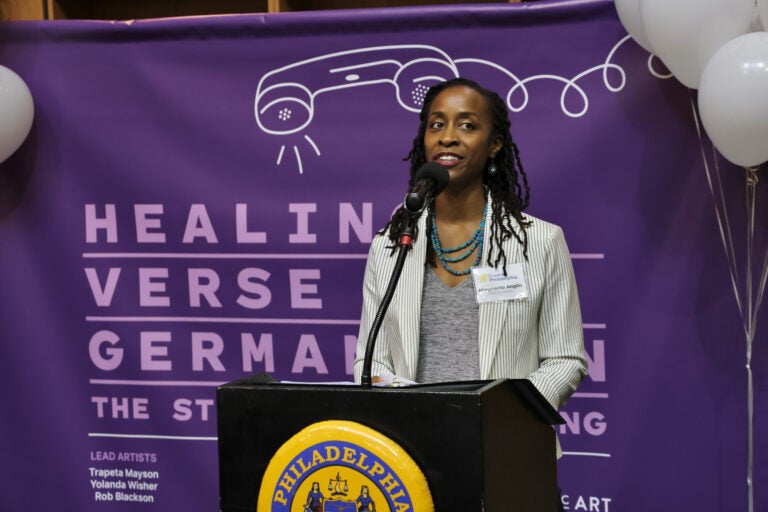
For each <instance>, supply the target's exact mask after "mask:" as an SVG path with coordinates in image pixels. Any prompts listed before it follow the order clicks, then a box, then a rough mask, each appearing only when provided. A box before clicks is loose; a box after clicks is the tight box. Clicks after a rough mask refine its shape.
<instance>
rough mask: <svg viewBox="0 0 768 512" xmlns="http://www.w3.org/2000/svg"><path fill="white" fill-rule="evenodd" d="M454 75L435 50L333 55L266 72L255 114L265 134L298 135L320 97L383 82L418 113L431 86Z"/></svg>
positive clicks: (418, 47)
mask: <svg viewBox="0 0 768 512" xmlns="http://www.w3.org/2000/svg"><path fill="white" fill-rule="evenodd" d="M456 76H458V70H457V68H456V64H455V63H454V61H453V60H452V59H451V58H450V57H449V56H448V54H446V53H445V52H444V51H442V50H440V49H439V48H436V47H434V46H428V45H391V46H374V47H369V48H358V49H353V50H347V51H343V52H337V53H330V54H326V55H321V56H318V57H314V58H311V59H307V60H303V61H300V62H295V63H293V64H289V65H287V66H283V67H281V68H277V69H274V70H272V71H270V72H268V73H266V74H265V75H264V76H263V77H262V78H261V80H259V84H258V87H257V89H256V96H255V100H254V115H255V118H256V122H257V123H258V125H259V128H261V130H262V131H263V132H265V133H268V134H271V135H288V134H292V133H296V132H298V131H301V130H303V129H304V128H306V127H307V126H308V125H309V124H310V123H311V122H312V119H313V118H314V115H315V98H316V97H317V96H318V95H320V94H324V93H328V92H332V91H338V90H342V89H347V88H350V87H361V86H366V85H372V84H380V83H389V84H392V85H393V86H394V88H395V97H396V99H397V102H398V104H399V105H400V106H401V107H402V108H404V109H406V110H408V111H411V112H419V111H420V110H421V104H422V102H423V97H424V93H426V91H427V90H428V89H429V87H431V86H432V85H434V84H436V83H438V82H441V81H443V80H446V79H448V78H452V77H456ZM310 84H311V85H310Z"/></svg>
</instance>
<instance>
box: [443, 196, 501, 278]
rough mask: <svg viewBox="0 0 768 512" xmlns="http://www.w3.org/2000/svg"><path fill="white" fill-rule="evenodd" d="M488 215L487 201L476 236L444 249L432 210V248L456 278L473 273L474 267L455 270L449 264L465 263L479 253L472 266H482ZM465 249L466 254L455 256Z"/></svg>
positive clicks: (444, 266)
mask: <svg viewBox="0 0 768 512" xmlns="http://www.w3.org/2000/svg"><path fill="white" fill-rule="evenodd" d="M487 213H488V202H487V201H486V203H485V208H483V218H482V219H480V225H479V226H478V228H477V229H476V230H475V232H474V234H473V235H472V236H471V237H470V238H469V240H467V241H466V242H464V243H463V244H461V245H457V246H456V247H443V246H442V245H440V235H439V234H438V233H437V221H436V220H435V210H434V208H433V209H432V232H431V233H430V238H431V239H432V247H434V249H435V253H436V254H437V257H438V259H439V260H440V264H441V265H442V266H443V268H444V269H445V270H447V271H448V272H450V273H451V274H453V275H455V276H465V275H467V274H469V273H470V272H472V267H470V268H468V269H466V270H455V269H453V268H451V266H450V265H449V263H457V262H459V261H464V260H465V259H467V258H469V255H470V254H472V253H473V252H474V251H477V253H476V255H475V262H474V263H473V264H472V266H473V267H476V266H477V265H478V264H480V258H481V257H482V256H483V233H484V232H485V216H486V214H487ZM464 249H467V250H466V251H465V252H464V253H462V254H455V253H457V252H459V251H463V250H464Z"/></svg>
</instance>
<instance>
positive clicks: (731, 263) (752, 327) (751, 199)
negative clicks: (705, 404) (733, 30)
mask: <svg viewBox="0 0 768 512" xmlns="http://www.w3.org/2000/svg"><path fill="white" fill-rule="evenodd" d="M689 95H690V100H691V112H693V120H694V123H695V125H696V133H697V134H698V136H699V143H700V146H701V156H702V159H703V161H704V169H705V171H706V175H707V183H708V185H709V191H710V193H711V194H712V199H713V202H714V206H715V216H716V218H717V224H718V228H719V231H720V239H721V241H722V243H723V249H724V250H725V253H726V260H728V272H729V274H730V277H731V286H732V287H733V294H734V297H735V298H736V304H737V306H738V308H739V314H740V315H741V321H742V327H743V328H744V332H745V334H746V345H747V347H746V349H747V350H746V360H747V363H746V369H747V506H748V511H749V512H754V510H755V491H754V486H753V480H754V451H755V443H754V402H755V396H754V382H753V377H752V342H753V341H754V339H755V333H756V329H757V312H758V311H759V310H760V306H761V304H762V299H763V295H764V292H765V286H766V280H767V279H768V250H766V255H765V259H764V260H763V269H762V276H761V278H760V285H759V286H758V294H757V301H756V302H755V303H754V305H753V300H752V298H753V297H752V291H753V290H752V285H753V275H752V252H753V251H754V233H755V204H756V201H755V199H756V195H757V194H756V192H757V183H758V179H757V178H758V177H757V168H746V173H745V175H744V177H745V191H746V197H745V201H746V207H747V255H746V256H747V258H746V259H747V261H746V263H747V265H746V267H747V268H746V275H745V279H746V281H747V282H746V302H747V307H748V312H747V315H746V317H745V315H744V308H743V306H742V302H741V294H740V293H739V291H738V290H739V287H738V284H737V283H738V281H739V276H738V266H737V265H736V252H735V250H734V247H733V236H732V232H731V229H730V220H729V219H728V209H727V206H726V204H727V203H726V201H725V195H724V192H723V185H722V179H721V177H720V167H719V165H718V157H717V153H716V151H715V147H714V144H713V145H712V159H713V161H714V167H715V171H716V175H717V183H718V189H719V193H720V205H721V206H722V210H723V216H724V217H725V222H723V220H722V218H721V213H720V209H719V208H718V202H717V199H716V197H715V191H714V187H713V184H712V178H711V173H710V170H709V164H708V162H707V157H706V151H705V149H704V137H703V134H702V130H701V125H700V123H699V117H698V114H697V112H696V104H695V102H694V100H693V94H692V93H691V92H690V91H689ZM723 224H725V229H724V228H723ZM726 235H727V242H726Z"/></svg>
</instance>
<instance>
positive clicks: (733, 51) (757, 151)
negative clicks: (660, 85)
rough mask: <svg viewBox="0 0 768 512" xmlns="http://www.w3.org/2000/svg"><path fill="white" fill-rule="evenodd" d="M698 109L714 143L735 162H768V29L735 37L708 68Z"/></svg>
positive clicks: (751, 163) (757, 163)
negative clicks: (767, 30)
mask: <svg viewBox="0 0 768 512" xmlns="http://www.w3.org/2000/svg"><path fill="white" fill-rule="evenodd" d="M699 112H700V113H701V122H702V124H703V125H704V129H705V130H706V132H707V134H708V135H709V138H710V139H711V140H712V143H713V144H714V145H715V147H716V148H717V149H718V150H719V151H720V153H721V154H722V155H723V156H724V157H725V158H727V159H728V160H730V161H731V162H733V163H734V164H736V165H741V166H744V167H752V166H757V165H760V164H762V163H764V162H766V161H768V32H752V33H750V34H745V35H743V36H740V37H737V38H735V39H733V40H731V41H729V42H728V43H726V44H725V45H723V47H722V48H720V49H719V50H717V52H715V54H714V55H712V58H711V59H710V60H709V62H708V63H707V65H706V67H705V68H704V72H703V73H702V75H701V83H700V87H699Z"/></svg>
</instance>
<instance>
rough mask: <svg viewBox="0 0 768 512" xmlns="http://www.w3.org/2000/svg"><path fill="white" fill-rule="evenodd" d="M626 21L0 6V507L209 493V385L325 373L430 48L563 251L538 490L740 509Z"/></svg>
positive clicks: (401, 148)
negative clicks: (553, 227)
mask: <svg viewBox="0 0 768 512" xmlns="http://www.w3.org/2000/svg"><path fill="white" fill-rule="evenodd" d="M625 36H626V33H625V31H624V30H623V29H622V27H621V25H620V23H619V22H618V20H617V17H616V14H615V11H614V8H613V5H612V3H611V2H609V1H607V0H582V1H560V2H540V3H537V4H524V5H485V6H471V7H469V6H467V7H456V6H451V7H445V8H442V7H440V8H412V9H410V8H407V9H384V10H356V11H336V12H333V11H329V12H322V13H296V14H284V15H244V16H226V17H216V18H195V19H179V20H161V21H158V20H153V21H140V22H133V23H108V22H74V21H73V22H17V23H6V24H3V25H1V26H0V64H2V65H4V66H7V67H10V68H11V69H13V70H15V71H16V72H17V73H18V74H19V75H20V76H22V78H23V79H24V80H25V81H26V82H27V84H28V85H29V87H30V89H31V91H32V94H33V96H34V99H35V107H36V113H35V114H36V115H35V123H34V126H33V129H32V133H31V135H30V137H29V139H28V140H27V141H26V142H25V144H24V145H23V146H22V148H21V149H20V150H19V151H18V152H17V153H16V154H15V155H14V156H13V157H11V158H10V159H9V160H7V161H6V162H4V163H3V164H0V341H1V342H2V351H3V354H2V357H0V379H2V380H0V400H1V401H2V403H3V404H4V411H5V412H4V416H3V418H4V419H3V420H2V422H0V453H2V454H3V464H2V465H0V482H2V492H0V509H2V510H46V509H57V510H104V511H109V510H127V509H130V510H144V509H153V510H216V509H217V495H218V481H217V457H216V442H215V440H216V437H215V436H216V423H215V410H214V406H213V399H214V390H215V386H216V385H217V384H219V383H222V382H226V381H229V380H233V379H236V378H239V377H242V376H244V375H246V374H249V373H252V372H258V371H269V372H272V373H274V374H275V375H276V376H277V377H278V378H280V379H285V380H315V381H321V380H322V381H338V380H349V379H350V378H351V358H352V352H351V349H352V347H353V346H354V343H355V337H356V334H357V320H358V315H359V311H360V299H361V293H360V289H361V281H362V273H363V266H364V260H365V254H366V252H367V246H368V242H369V241H370V239H371V236H372V234H373V233H374V232H375V230H377V229H378V228H380V227H381V226H382V225H383V224H384V223H385V221H386V219H387V218H388V217H389V215H390V213H391V212H392V210H393V208H394V207H395V206H396V204H397V203H398V202H399V201H400V200H401V198H402V195H403V193H404V192H405V186H406V180H407V166H406V165H404V163H403V162H402V158H403V157H404V156H405V155H406V153H407V152H408V149H409V147H410V143H411V140H412V137H413V135H414V134H415V130H416V125H417V116H416V114H415V113H414V111H415V110H418V106H419V99H420V97H421V95H423V92H424V90H425V87H427V86H428V85H430V84H431V83H434V81H435V80H439V79H445V78H448V77H449V76H454V75H455V74H457V73H458V74H461V75H464V76H467V77H469V78H474V79H476V80H478V81H480V82H481V83H483V84H485V85H486V86H488V87H490V88H493V89H495V90H497V91H498V92H499V93H500V94H501V95H502V97H505V98H506V99H507V101H508V105H509V107H510V109H511V119H512V123H513V135H514V136H515V138H516V140H517V143H518V145H519V147H520V150H521V154H522V159H523V162H524V166H525V168H526V170H527V172H528V175H529V178H530V182H531V189H532V207H531V209H530V211H531V213H532V214H534V215H537V216H540V217H543V218H545V219H547V220H550V221H552V222H555V223H557V224H560V225H562V226H563V228H564V230H565V233H566V237H567V239H568V242H569V246H570V248H571V251H572V253H573V256H574V265H575V269H576V275H577V279H578V284H579V292H580V296H581V301H582V308H583V317H584V322H585V339H586V345H587V352H588V354H589V357H590V363H591V364H590V367H591V377H590V378H589V379H588V380H587V381H586V382H585V383H584V384H583V385H582V387H581V388H580V390H579V393H578V394H577V395H576V396H575V397H574V398H573V399H572V400H571V401H570V403H569V404H568V406H567V408H566V410H564V411H563V415H564V416H565V417H566V419H567V421H568V423H567V425H566V426H564V427H562V428H561V429H560V433H561V440H562V443H563V448H564V450H565V452H566V455H565V456H564V457H563V459H562V460H561V461H560V464H559V470H560V477H559V479H560V483H561V486H562V488H563V493H564V502H565V504H566V510H585V511H587V510H588V511H600V512H602V511H605V512H608V511H609V510H614V511H616V510H622V511H635V512H645V511H647V510H657V511H670V512H672V511H674V512H678V511H680V510H697V511H733V510H746V495H747V493H746V484H745V479H746V465H747V462H746V461H747V442H746V439H747V438H746V432H747V420H746V374H745V371H744V361H745V354H744V347H745V344H744V336H743V332H742V330H741V324H740V319H739V316H738V310H737V308H736V305H735V301H734V298H733V294H732V291H731V288H730V281H729V277H728V270H727V265H726V260H725V257H724V253H723V250H722V247H721V241H720V235H719V233H718V230H717V226H716V223H715V218H714V214H713V211H714V210H713V200H712V198H711V196H710V192H709V189H708V188H707V182H706V179H705V173H704V168H703V164H702V158H701V154H700V145H699V141H698V138H697V136H696V132H695V130H694V126H693V122H692V116H691V109H690V104H689V101H690V98H689V94H688V92H687V90H686V89H685V88H684V87H683V86H682V85H680V84H679V83H677V82H676V81H675V80H673V79H661V78H657V77H656V76H654V75H653V74H652V73H651V72H650V71H649V68H648V67H647V60H648V54H647V53H646V52H644V51H643V50H642V49H641V48H640V47H638V46H637V45H636V44H635V43H634V42H632V41H631V40H627V39H625ZM652 64H653V65H654V66H656V67H657V68H661V65H660V63H658V61H653V62H652ZM721 171H722V172H723V181H724V186H725V189H726V194H727V200H728V203H729V205H730V207H731V210H730V213H731V221H732V223H733V224H734V226H739V225H743V222H741V223H740V220H741V219H742V218H743V212H742V211H741V210H740V208H743V207H742V206H740V205H743V190H742V189H743V180H742V176H741V174H740V172H739V170H738V169H733V168H731V167H729V166H727V165H724V164H723V166H722V168H721ZM763 174H764V173H763ZM761 198H762V200H761V201H762V202H761V212H762V213H763V214H764V213H765V207H764V203H765V195H761ZM758 224H759V226H758V228H759V230H760V232H761V233H765V232H766V230H767V229H768V222H767V221H766V217H765V215H762V216H761V217H760V220H759V221H758ZM739 233H741V231H737V232H736V235H737V246H739V247H741V246H742V245H743V244H742V243H741V242H742V238H743V237H740V236H739ZM760 244H762V245H761V246H764V238H761V239H760ZM767 342H768V339H767V337H766V334H765V326H761V328H759V329H758V337H757V339H756V340H755V354H754V359H753V368H754V371H755V381H756V397H757V398H756V421H755V425H756V436H755V437H756V445H755V454H756V461H755V463H756V467H755V486H756V499H757V507H756V510H766V509H768V493H766V492H765V488H766V485H765V484H766V478H768V477H767V476H766V471H768V458H766V455H765V454H766V453H768V450H766V448H765V442H764V438H765V435H766V434H767V433H768V424H766V414H767V413H768V406H766V402H767V401H766V399H765V397H766V396H768V395H767V393H768V389H766V388H767V387H768V385H767V384H766V382H767V380H766V371H765V368H766V367H767V366H768V350H767V349H766V343H767ZM129 471H134V472H138V473H131V472H129ZM110 472H111V473H110ZM140 472H146V473H143V474H142V473H140ZM123 487H124V488H123ZM41 489H42V491H41ZM118 493H123V496H121V495H119V494H118ZM120 499H123V500H126V499H127V500H132V499H146V500H151V502H149V503H146V504H140V503H137V502H132V504H130V505H128V504H126V503H125V502H124V501H122V502H121V501H119V500H120Z"/></svg>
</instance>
